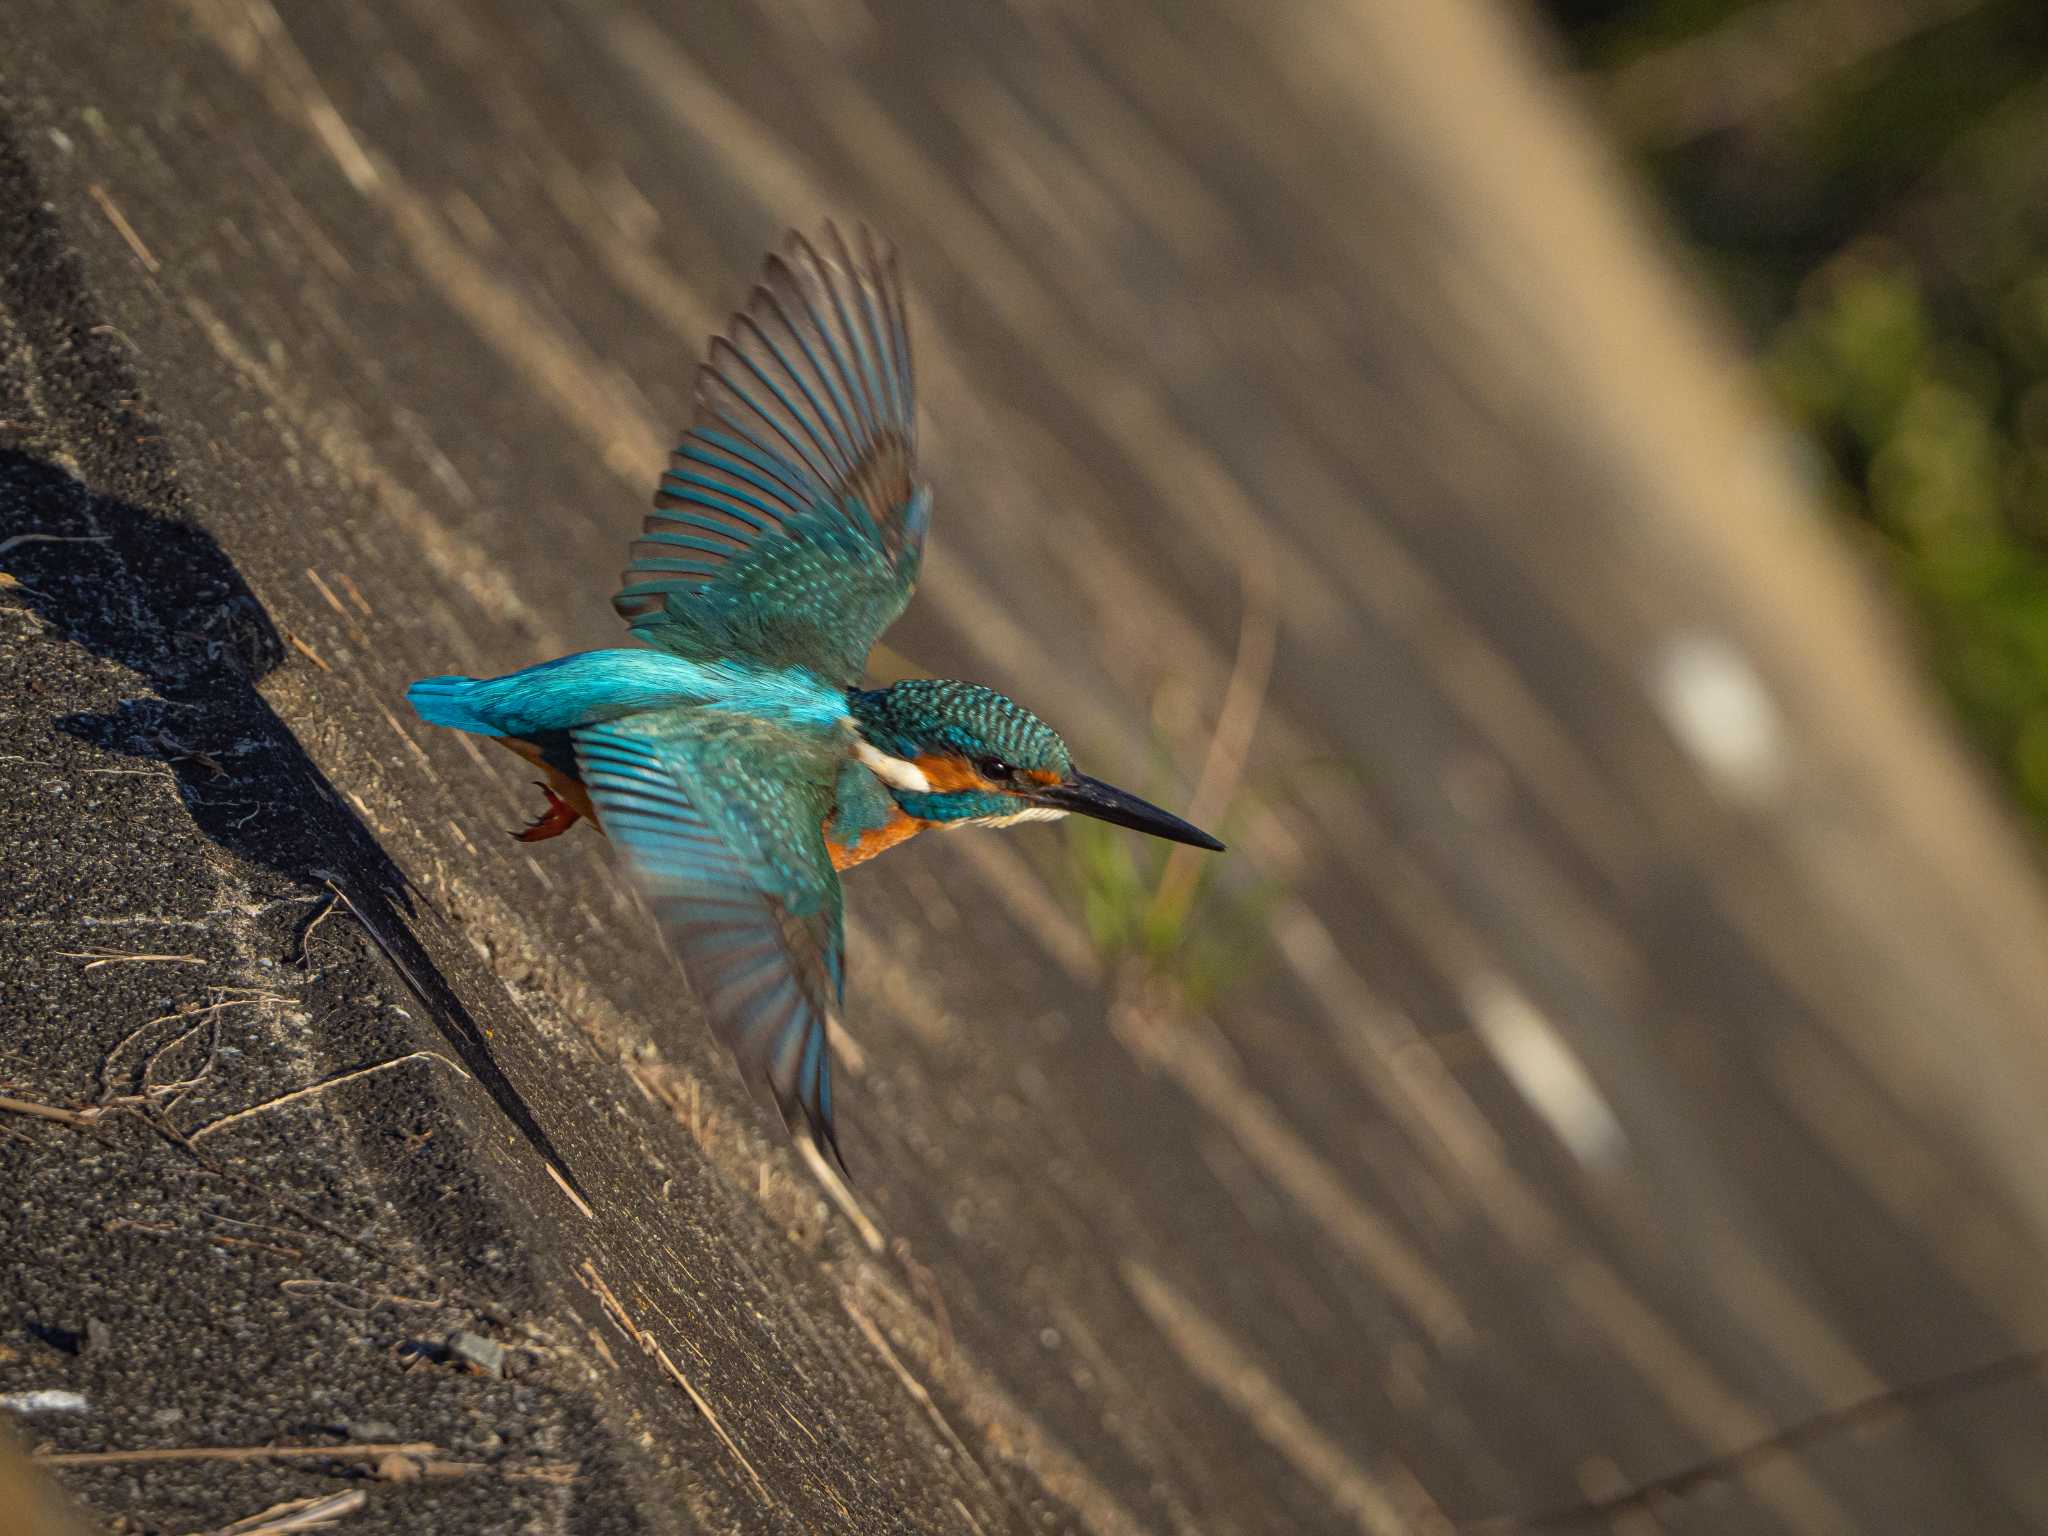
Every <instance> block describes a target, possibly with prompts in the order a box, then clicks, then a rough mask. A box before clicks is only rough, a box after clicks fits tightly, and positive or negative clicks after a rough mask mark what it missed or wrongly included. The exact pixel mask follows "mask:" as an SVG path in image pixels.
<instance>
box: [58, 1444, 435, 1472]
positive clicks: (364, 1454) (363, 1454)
mask: <svg viewBox="0 0 2048 1536" xmlns="http://www.w3.org/2000/svg"><path fill="white" fill-rule="evenodd" d="M440 1449H441V1447H439V1446H438V1445H435V1444H434V1443H433V1442H431V1441H427V1440H407V1441H403V1442H393V1443H387V1444H372V1443H364V1444H361V1445H160V1446H150V1447H148V1448H146V1449H143V1450H139V1451H41V1452H36V1453H34V1454H32V1455H30V1457H29V1460H30V1461H32V1462H34V1463H35V1464H36V1465H37V1466H39V1467H118V1466H126V1465H129V1464H131V1463H141V1462H151V1461H320V1460H326V1461H375V1460H378V1459H380V1458H382V1457H385V1456H432V1455H435V1454H436V1453H438V1452H439V1451H440Z"/></svg>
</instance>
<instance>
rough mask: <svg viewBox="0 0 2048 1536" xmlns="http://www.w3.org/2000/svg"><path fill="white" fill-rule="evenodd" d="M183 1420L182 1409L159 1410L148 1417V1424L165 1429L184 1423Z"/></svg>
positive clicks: (183, 1412)
mask: <svg viewBox="0 0 2048 1536" xmlns="http://www.w3.org/2000/svg"><path fill="white" fill-rule="evenodd" d="M184 1419H185V1410H184V1409H182V1408H159V1409H157V1411H156V1412H155V1413H152V1414H151V1415H150V1416H149V1422H150V1423H152V1424H156V1425H160V1426H165V1427H168V1426H169V1425H172V1424H181V1423H183V1422H184Z"/></svg>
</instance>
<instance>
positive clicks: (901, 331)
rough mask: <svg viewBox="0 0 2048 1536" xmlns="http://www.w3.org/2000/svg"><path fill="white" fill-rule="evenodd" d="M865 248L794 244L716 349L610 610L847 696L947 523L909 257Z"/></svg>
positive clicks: (862, 234) (660, 637)
mask: <svg viewBox="0 0 2048 1536" xmlns="http://www.w3.org/2000/svg"><path fill="white" fill-rule="evenodd" d="M856 244H857V245H858V247H859V253H858V255H856V254H855V253H854V251H853V250H852V249H851V248H850V247H849V246H848V244H847V242H846V240H845V239H844V238H843V237H842V236H841V235H840V233H839V231H838V230H837V229H836V228H834V227H833V226H832V225H830V224H827V225H826V226H825V230H824V234H823V236H822V237H821V238H820V240H819V241H818V242H817V244H816V245H813V244H812V243H811V242H810V241H809V240H806V239H805V238H804V237H803V236H802V235H799V234H795V233H792V234H791V235H790V236H789V237H788V239H787V240H786V241H785V243H784V248H783V252H782V254H781V255H775V256H770V257H769V258H768V261H767V263H766V265H765V266H764V267H763V269H762V273H761V281H760V283H759V285H758V286H757V287H756V288H755V289H754V293H753V297H752V299H751V300H750V301H749V303H748V305H747V307H746V308H745V309H744V310H742V311H741V312H740V313H738V314H736V315H734V316H733V318H732V324H731V326H730V331H731V334H730V335H729V336H720V337H717V338H715V339H714V340H713V341H712V343H711V349H710V354H709V356H708V357H707V358H706V360H705V362H704V365H703V367H702V368H701V369H700V370H699V372H698V375H697V409H696V417H695V419H694V421H693V422H692V424H691V426H690V430H689V431H688V432H687V433H686V434H685V435H684V437H683V441H682V444H681V445H680V446H679V447H678V448H677V449H676V451H675V453H674V454H673V455H672V456H671V458H670V462H669V470H668V473H667V474H665V475H664V476H663V477H662V481H661V488H660V489H659V490H658V491H657V492H656V493H655V497H654V505H655V507H656V509H657V510H656V511H655V512H654V513H653V515H652V516H650V517H649V518H648V519H647V521H646V523H645V525H644V528H643V536H642V537H641V539H640V540H639V541H638V542H637V543H635V544H634V545H633V550H632V563H631V564H629V565H628V566H627V567H626V571H625V575H624V576H623V577H622V578H621V580H622V582H623V585H622V586H621V587H620V589H619V592H618V595H617V596H616V597H614V598H613V599H612V606H613V607H615V608H616V609H618V611H619V616H620V617H621V618H623V619H625V621H626V622H627V624H628V625H630V626H631V627H632V630H633V633H634V634H636V635H638V636H639V637H640V638H641V639H643V640H645V641H647V642H648V643H649V644H652V645H657V646H661V647H663V648H664V649H667V650H671V651H674V652H676V653H678V654H680V655H685V656H690V657H692V658H703V657H710V656H732V655H740V656H746V657H750V658H753V659H757V660H760V661H764V662H767V663H769V664H771V665H774V666H807V667H810V668H812V669H813V670H815V671H818V672H819V673H821V674H822V675H824V676H825V677H826V678H828V679H829V680H831V681H833V682H836V683H840V684H842V685H845V684H851V683H853V682H854V681H856V680H857V679H858V678H859V675H860V670H861V667H862V665H863V663H864V662H865V661H866V659H867V653H868V651H869V650H870V648H872V646H873V645H874V642H875V640H876V639H877V638H878V637H879V636H880V635H881V633H882V631H883V630H885V629H887V628H888V627H889V625H890V624H891V623H892V622H893V621H894V620H895V618H896V616H897V615H898V614H900V613H901V612H902V611H903V608H904V605H905V604H907V603H908V602H909V601H910V594H911V590H912V588H914V587H915V586H916V584H917V571H918V564H919V561H920V559H921V558H922V555H923V551H924V535H925V527H926V525H927V523H928V522H929V520H930V514H931V492H930V489H929V488H928V487H927V486H925V485H924V484H923V483H922V482H921V481H920V480H919V478H918V473H917V459H916V441H917V396H916V392H915V389H914V385H913V380H912V375H911V365H910V320H909V315H908V313H907V311H906V310H905V308H904V303H903V284H902V279H901V278H900V276H899V275H898V273H897V268H896V255H895V252H894V251H893V250H892V249H890V248H889V247H888V246H887V245H886V244H885V243H883V242H880V241H878V240H877V239H876V238H875V236H874V235H872V234H871V233H870V232H869V231H868V230H866V229H865V228H863V229H861V230H859V231H858V232H857V236H856Z"/></svg>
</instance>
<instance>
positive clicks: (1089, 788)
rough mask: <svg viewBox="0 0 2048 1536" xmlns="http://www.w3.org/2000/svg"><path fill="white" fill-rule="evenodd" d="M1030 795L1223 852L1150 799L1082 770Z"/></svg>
mask: <svg viewBox="0 0 2048 1536" xmlns="http://www.w3.org/2000/svg"><path fill="white" fill-rule="evenodd" d="M1031 798H1032V799H1033V800H1035V801H1036V802H1037V803H1038V804H1040V805H1049V806H1053V807H1055V808H1056V809H1058V810H1062V811H1072V812H1074V813H1075V814H1076V815H1079V816H1093V817H1094V818H1095V819H1096V820H1097V821H1107V822H1110V823H1111V824H1113V825H1115V826H1119V827H1129V828H1130V829H1131V830H1132V831H1133V832H1149V833H1151V834H1152V835H1153V836H1154V837H1163V838H1166V839H1167V840H1168V841H1169V842H1175V843H1189V844H1192V845H1193V846H1194V847H1197V848H1207V849H1209V850H1210V851H1211V852H1213V853H1221V852H1222V851H1223V845H1222V844H1221V843H1219V842H1217V841H1216V839H1215V838H1213V837H1211V836H1210V835H1209V834H1208V833H1206V832H1204V831H1203V830H1202V829H1201V828H1200V827H1193V826H1189V825H1188V823H1186V822H1184V821H1182V820H1181V819H1180V818H1179V817H1178V816H1176V815H1174V814H1173V813H1172V812H1171V811H1162V810H1161V809H1159V807H1158V806H1156V805H1153V804H1152V803H1151V802H1150V801H1147V800H1140V799H1139V798H1138V797H1137V796H1136V795H1132V794H1126V793H1125V792H1124V791H1123V790H1121V789H1118V788H1117V787H1116V786H1115V785H1114V784H1105V783H1103V782H1102V780H1100V779H1091V778H1089V777H1088V775H1087V774H1085V773H1077V774H1075V775H1074V776H1073V777H1072V778H1070V779H1067V780H1066V781H1064V782H1063V783H1059V784H1050V785H1047V786H1046V787H1045V788H1044V789H1041V790H1039V791H1037V792H1036V793H1035V794H1034V795H1032V797H1031Z"/></svg>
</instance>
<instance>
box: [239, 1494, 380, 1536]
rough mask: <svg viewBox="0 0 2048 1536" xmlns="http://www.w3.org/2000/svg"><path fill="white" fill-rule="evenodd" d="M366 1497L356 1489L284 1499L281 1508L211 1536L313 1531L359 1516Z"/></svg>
mask: <svg viewBox="0 0 2048 1536" xmlns="http://www.w3.org/2000/svg"><path fill="white" fill-rule="evenodd" d="M369 1502H370V1496H369V1495H368V1494H367V1493H365V1492H363V1490H362V1489H360V1488H352V1489H350V1490H349V1491H348V1492H347V1493H330V1494H326V1495H324V1496H321V1497H318V1498H310V1499H288V1500H286V1501H285V1502H284V1503H282V1504H273V1505H271V1506H270V1508H268V1509H266V1510H262V1511H260V1512H258V1513H256V1514H253V1515H249V1516H246V1517H244V1518H243V1519H240V1520H237V1521H236V1522H235V1523H234V1524H233V1525H224V1526H222V1527H220V1529H219V1530H217V1531H214V1532H212V1533H211V1536H285V1533H286V1532H288V1531H313V1530H318V1529H320V1527H322V1526H326V1525H332V1524H333V1523H334V1522H335V1521H337V1520H340V1519H342V1518H344V1517H345V1516H348V1515H353V1514H359V1513H361V1511H362V1509H363V1506H364V1505H366V1504H368V1503H369Z"/></svg>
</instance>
